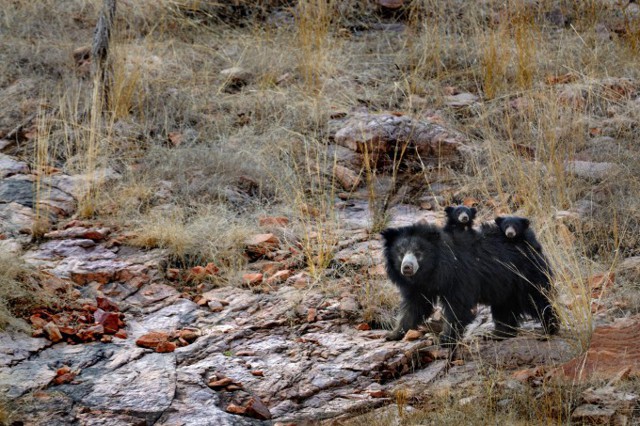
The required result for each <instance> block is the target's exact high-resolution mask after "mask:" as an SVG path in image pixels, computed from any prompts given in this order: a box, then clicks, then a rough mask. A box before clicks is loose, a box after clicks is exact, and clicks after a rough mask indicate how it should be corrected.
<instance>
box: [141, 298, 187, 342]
mask: <svg viewBox="0 0 640 426" xmlns="http://www.w3.org/2000/svg"><path fill="white" fill-rule="evenodd" d="M198 310H199V307H198V305H196V304H195V303H193V302H192V301H190V300H187V299H178V300H176V301H175V303H173V304H171V305H169V306H167V307H164V308H162V309H160V310H159V311H157V312H154V313H152V314H150V315H147V316H146V317H144V318H142V319H140V320H134V319H132V320H130V321H129V331H130V333H129V334H130V336H131V337H132V338H133V339H137V338H138V337H140V336H142V335H143V334H145V333H148V332H149V331H156V330H157V331H167V332H168V331H172V330H177V329H179V328H183V327H186V326H193V324H194V322H195V321H196V317H197V316H196V313H197V311H198Z"/></svg>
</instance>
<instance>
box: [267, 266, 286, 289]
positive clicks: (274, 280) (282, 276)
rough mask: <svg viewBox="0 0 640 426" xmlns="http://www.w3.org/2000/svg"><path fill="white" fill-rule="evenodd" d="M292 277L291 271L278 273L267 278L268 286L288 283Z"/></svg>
mask: <svg viewBox="0 0 640 426" xmlns="http://www.w3.org/2000/svg"><path fill="white" fill-rule="evenodd" d="M290 276H291V271H290V270H288V269H286V270H284V271H278V272H276V273H275V274H273V275H272V276H270V277H269V278H267V284H269V285H274V284H279V283H281V282H283V281H286V280H288V279H289V277H290Z"/></svg>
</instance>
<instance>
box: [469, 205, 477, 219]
mask: <svg viewBox="0 0 640 426" xmlns="http://www.w3.org/2000/svg"><path fill="white" fill-rule="evenodd" d="M469 210H470V211H471V219H473V218H474V217H476V213H478V209H476V208H475V207H471V208H470V209H469Z"/></svg>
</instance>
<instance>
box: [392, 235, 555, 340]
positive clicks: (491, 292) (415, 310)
mask: <svg viewBox="0 0 640 426" xmlns="http://www.w3.org/2000/svg"><path fill="white" fill-rule="evenodd" d="M473 235H474V239H473V241H471V243H469V242H468V241H467V242H464V243H462V242H460V241H456V239H455V238H453V236H452V235H451V234H450V233H448V232H443V231H442V230H441V229H440V228H438V227H436V226H433V225H412V226H406V227H403V228H389V229H386V230H384V231H383V232H382V236H383V238H384V255H385V260H386V268H387V274H388V276H389V278H390V279H391V281H393V282H394V283H395V284H396V286H397V287H398V289H399V290H400V293H401V295H402V305H401V308H400V317H399V319H398V323H397V325H396V327H395V329H394V330H393V331H391V332H390V333H389V334H388V335H387V339H389V340H398V339H400V338H402V336H403V335H404V333H405V332H406V331H407V330H409V329H411V328H415V327H416V326H417V325H418V324H419V323H420V322H422V321H423V320H424V319H426V318H427V317H429V316H430V315H431V314H432V313H433V309H434V305H435V304H436V302H437V300H440V302H441V304H442V306H443V311H444V318H445V322H446V325H445V329H444V331H443V332H442V334H441V343H442V344H445V345H449V344H455V343H456V342H458V341H459V340H460V338H461V337H462V334H463V332H464V329H465V327H466V326H467V325H468V324H469V323H470V322H471V321H473V318H474V313H473V308H474V307H475V306H476V304H478V303H482V304H486V305H490V306H491V311H492V313H493V317H494V321H495V326H496V327H495V328H496V331H495V332H496V335H497V336H499V337H510V336H513V335H514V334H515V328H516V327H517V326H518V323H519V320H520V319H521V318H522V317H523V316H524V315H531V316H533V317H535V318H538V319H540V321H541V322H542V324H543V326H544V328H545V331H546V332H547V333H549V334H553V333H555V332H556V331H557V328H558V326H557V318H556V314H555V312H554V311H553V308H552V307H551V304H550V302H549V299H548V298H547V292H548V290H549V288H550V282H549V275H550V270H549V267H548V264H547V261H546V259H545V258H544V257H543V256H542V255H541V254H540V253H538V252H537V251H534V250H531V249H530V248H528V246H526V245H524V244H518V243H515V244H514V243H513V242H512V241H507V240H506V239H505V237H504V235H503V234H502V232H501V230H500V228H498V227H497V226H495V225H483V227H482V228H481V230H480V231H479V232H477V233H475V234H473ZM408 252H412V253H413V255H414V257H415V262H416V263H417V268H415V267H407V266H410V265H405V271H404V272H405V273H403V270H402V262H403V258H405V259H407V258H411V256H408V257H406V256H405V255H406V254H407V253H408ZM408 263H412V262H408ZM414 266H415V265H414Z"/></svg>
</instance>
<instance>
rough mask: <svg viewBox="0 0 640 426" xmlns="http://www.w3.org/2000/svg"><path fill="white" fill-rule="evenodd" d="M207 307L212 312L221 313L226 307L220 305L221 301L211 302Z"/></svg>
mask: <svg viewBox="0 0 640 426" xmlns="http://www.w3.org/2000/svg"><path fill="white" fill-rule="evenodd" d="M207 306H208V307H209V309H211V312H220V311H222V310H224V306H222V303H220V301H219V300H210V301H209V302H208V303H207Z"/></svg>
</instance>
